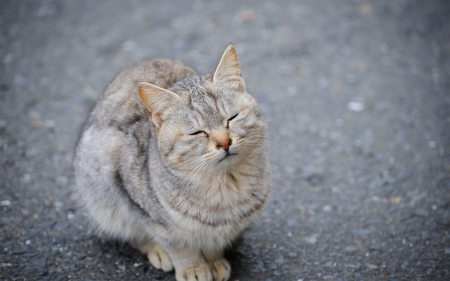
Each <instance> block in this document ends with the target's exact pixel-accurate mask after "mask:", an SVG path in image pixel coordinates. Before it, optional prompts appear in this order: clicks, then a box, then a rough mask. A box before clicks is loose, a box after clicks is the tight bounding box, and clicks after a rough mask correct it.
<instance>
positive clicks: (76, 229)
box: [0, 0, 450, 281]
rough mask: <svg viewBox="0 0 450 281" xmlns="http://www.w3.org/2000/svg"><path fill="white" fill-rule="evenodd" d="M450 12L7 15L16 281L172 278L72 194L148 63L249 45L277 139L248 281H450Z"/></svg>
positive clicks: (245, 243)
mask: <svg viewBox="0 0 450 281" xmlns="http://www.w3.org/2000/svg"><path fill="white" fill-rule="evenodd" d="M449 19H450V3H449V2H448V1H444V0H443V1H438V0H430V1H419V0H416V1H413V0H395V1H392V0H379V1H367V0H360V1H358V0H323V1H315V0H304V1H285V0H279V1H256V0H253V1H181V0H177V1H119V0H111V1H70V0H61V1H52V0H37V1H25V0H24V1H12V0H2V1H1V2H0V28H1V35H0V65H1V69H0V70H1V73H0V90H1V92H0V178H1V181H0V201H1V202H0V203H1V206H0V227H1V232H0V246H1V247H0V280H75V279H80V280H174V275H173V273H163V272H161V271H158V270H155V269H153V268H151V267H150V266H149V263H148V262H147V261H146V259H145V257H143V256H142V255H140V254H139V253H138V252H136V251H134V250H133V249H131V248H130V247H129V246H128V245H126V244H125V245H121V244H119V243H113V242H107V241H100V240H99V239H97V238H95V237H94V236H92V235H91V234H90V232H89V229H88V228H87V224H86V220H85V217H84V214H83V212H82V211H81V210H79V209H78V208H77V206H76V204H75V201H74V198H73V196H72V188H73V185H74V180H73V169H72V166H71V165H72V164H71V163H72V159H73V151H74V147H75V144H76V141H77V138H78V135H79V133H80V130H81V126H82V123H83V121H84V120H85V118H86V116H87V114H88V112H89V110H90V108H91V107H92V106H93V104H94V101H95V100H96V98H97V97H98V96H99V95H100V93H101V92H102V91H103V90H104V88H105V87H106V85H107V84H108V83H109V82H110V81H111V80H112V79H113V77H114V76H115V75H116V74H117V73H118V72H119V71H120V70H122V69H123V68H125V67H129V66H131V65H132V64H133V63H136V62H138V61H140V60H142V59H144V58H150V57H167V58H173V59H179V60H182V61H184V62H186V63H188V64H189V65H191V66H192V67H194V68H196V69H197V70H198V71H200V72H203V73H204V72H207V71H212V70H213V68H214V67H215V65H216V63H217V61H218V60H219V58H220V55H221V54H222V52H223V50H224V48H225V47H226V46H227V44H228V43H229V42H233V43H234V44H235V46H236V48H237V51H238V54H239V56H240V60H241V69H242V72H243V75H244V78H245V81H246V84H247V86H248V89H249V90H250V91H251V93H253V94H254V96H255V97H256V98H257V99H258V100H259V101H260V103H261V106H262V108H263V112H264V116H265V118H266V120H267V122H268V124H269V138H270V139H269V148H270V151H271V155H272V163H273V169H274V181H273V186H274V188H273V193H272V199H271V202H270V203H269V205H268V207H267V209H266V210H265V211H264V213H263V215H262V217H261V219H260V220H259V221H258V223H256V224H255V225H254V226H252V227H251V228H250V229H248V230H247V231H246V232H245V233H244V234H243V235H242V238H241V239H239V240H238V241H237V243H236V245H235V247H234V248H233V249H231V250H230V251H229V253H228V257H229V259H230V261H231V264H232V266H233V272H232V277H231V280H232V281H237V280H239V281H244V280H263V281H269V280H274V281H275V280H286V281H297V280H304V281H306V280H390V281H395V280H450V233H449V231H450V57H449V54H450V20H449Z"/></svg>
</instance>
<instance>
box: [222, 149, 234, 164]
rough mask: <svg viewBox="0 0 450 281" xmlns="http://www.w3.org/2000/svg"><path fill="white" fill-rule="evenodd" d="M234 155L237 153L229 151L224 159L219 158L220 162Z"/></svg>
mask: <svg viewBox="0 0 450 281" xmlns="http://www.w3.org/2000/svg"><path fill="white" fill-rule="evenodd" d="M233 155H237V153H231V152H228V151H227V154H225V156H224V157H222V159H220V160H219V163H220V162H222V161H223V160H225V159H226V158H229V157H231V156H233Z"/></svg>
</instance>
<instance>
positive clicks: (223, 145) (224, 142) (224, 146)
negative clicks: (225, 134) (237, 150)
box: [217, 138, 231, 151]
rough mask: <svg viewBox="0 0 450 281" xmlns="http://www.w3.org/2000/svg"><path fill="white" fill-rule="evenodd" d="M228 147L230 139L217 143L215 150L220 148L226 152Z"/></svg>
mask: <svg viewBox="0 0 450 281" xmlns="http://www.w3.org/2000/svg"><path fill="white" fill-rule="evenodd" d="M230 145H231V139H230V138H227V139H224V140H221V141H218V142H217V149H219V148H221V147H222V148H223V149H224V150H225V151H228V149H229V148H230Z"/></svg>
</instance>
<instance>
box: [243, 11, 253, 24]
mask: <svg viewBox="0 0 450 281" xmlns="http://www.w3.org/2000/svg"><path fill="white" fill-rule="evenodd" d="M241 19H242V21H244V22H251V21H253V20H254V19H255V14H254V13H253V11H252V10H244V11H242V12H241Z"/></svg>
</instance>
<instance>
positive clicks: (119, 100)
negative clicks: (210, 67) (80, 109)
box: [85, 59, 196, 130]
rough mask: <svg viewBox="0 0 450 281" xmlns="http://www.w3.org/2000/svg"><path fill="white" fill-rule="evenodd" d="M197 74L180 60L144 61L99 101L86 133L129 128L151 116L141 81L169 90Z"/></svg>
mask: <svg viewBox="0 0 450 281" xmlns="http://www.w3.org/2000/svg"><path fill="white" fill-rule="evenodd" d="M195 74H196V72H195V71H194V70H193V69H192V68H190V67H189V66H187V65H185V64H184V63H182V62H180V61H173V60H169V59H150V60H144V61H142V62H140V63H137V64H135V65H134V66H132V67H130V68H128V69H125V70H123V71H122V72H120V73H119V74H118V75H117V76H116V78H115V79H114V80H113V81H112V82H111V83H110V84H109V85H108V87H107V88H106V90H105V92H104V93H103V95H102V96H101V97H100V98H99V100H98V101H97V104H96V105H95V108H94V110H93V111H92V113H91V115H90V117H89V119H88V122H87V124H86V128H85V130H87V129H88V128H89V127H90V126H93V125H94V126H99V127H111V126H119V127H120V126H127V124H129V123H130V122H136V120H137V119H141V118H143V117H144V116H147V115H148V113H147V109H146V108H145V106H144V105H143V103H142V101H141V100H140V98H139V94H138V91H137V88H138V83H139V82H148V83H152V84H154V85H156V86H158V87H161V88H164V89H168V88H170V87H171V86H172V85H173V84H175V83H176V82H178V81H180V80H182V79H184V78H186V77H188V76H192V75H195Z"/></svg>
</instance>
